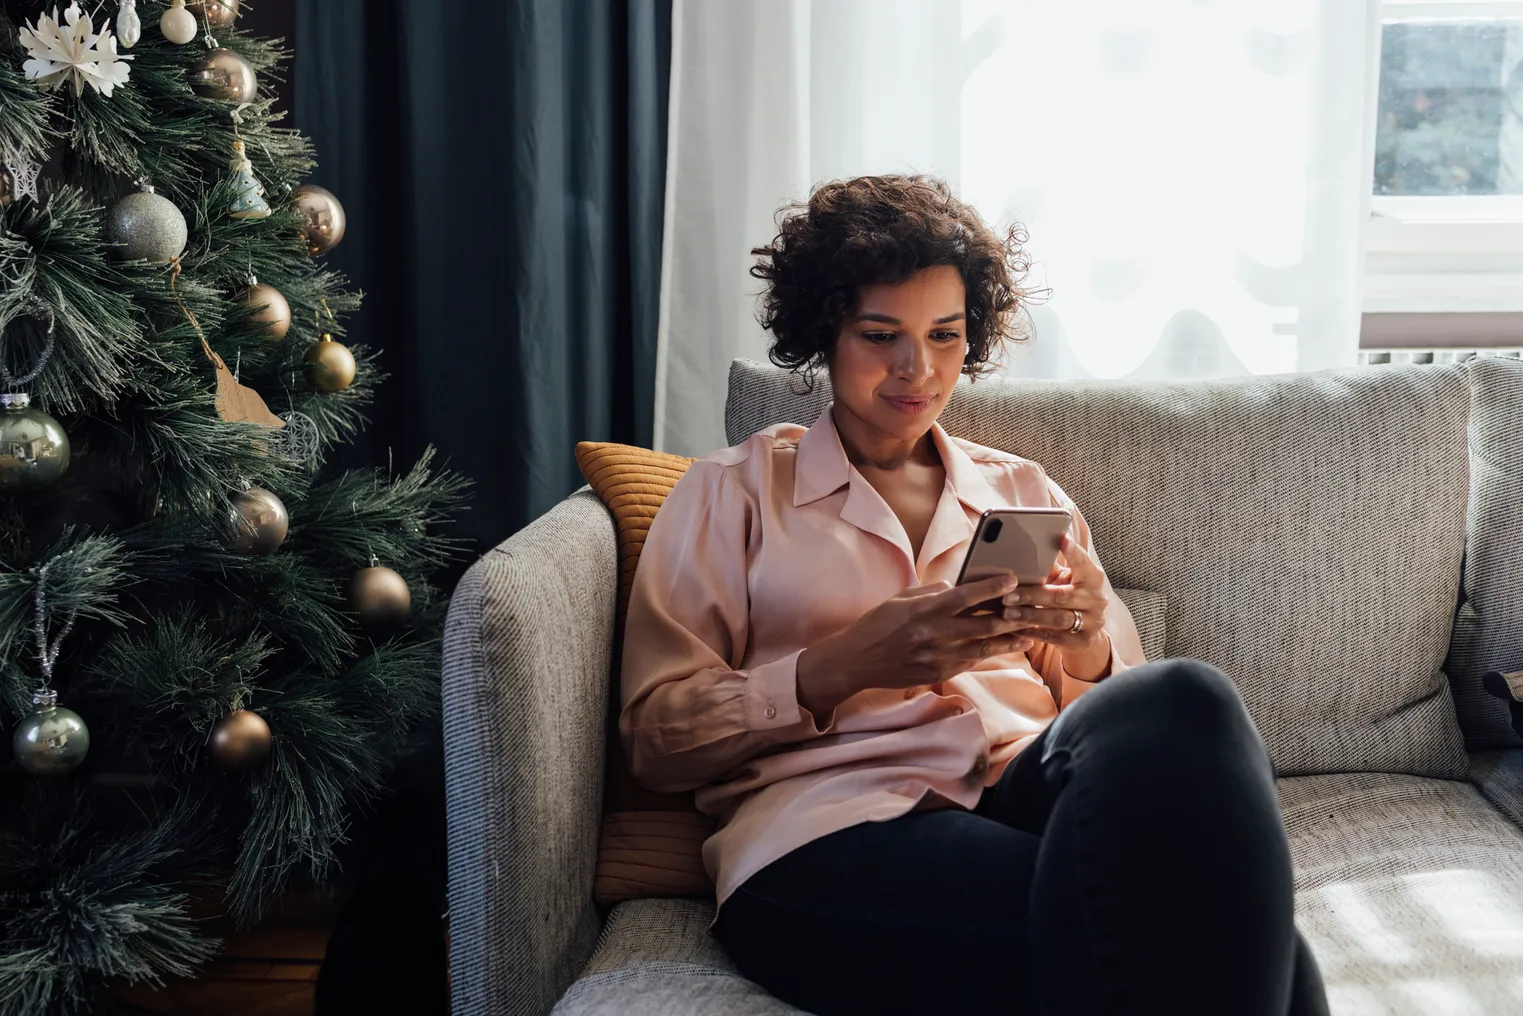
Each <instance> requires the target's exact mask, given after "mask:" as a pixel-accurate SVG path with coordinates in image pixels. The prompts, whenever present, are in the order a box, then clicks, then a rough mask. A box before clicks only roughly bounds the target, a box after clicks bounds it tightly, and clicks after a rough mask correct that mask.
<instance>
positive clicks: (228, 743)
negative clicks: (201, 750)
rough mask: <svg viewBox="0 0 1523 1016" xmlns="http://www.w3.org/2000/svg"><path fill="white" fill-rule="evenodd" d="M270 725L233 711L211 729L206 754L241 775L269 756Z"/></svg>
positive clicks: (244, 712)
mask: <svg viewBox="0 0 1523 1016" xmlns="http://www.w3.org/2000/svg"><path fill="white" fill-rule="evenodd" d="M270 740H271V738H270V725H269V724H268V723H266V722H265V721H264V717H263V716H260V715H259V714H258V713H256V712H253V711H252V710H248V709H234V710H233V711H232V712H230V713H228V714H227V715H226V716H224V717H222V719H220V720H218V721H217V722H216V724H215V725H214V726H213V727H212V736H211V739H210V740H209V741H208V742H207V745H206V750H207V751H208V752H209V753H210V754H211V757H212V759H213V760H215V761H216V763H217V764H218V765H219V766H221V767H222V768H224V769H232V770H234V771H237V772H243V771H246V770H249V769H253V768H255V767H256V766H258V765H259V764H260V763H262V762H263V761H264V760H265V759H267V758H269V756H270Z"/></svg>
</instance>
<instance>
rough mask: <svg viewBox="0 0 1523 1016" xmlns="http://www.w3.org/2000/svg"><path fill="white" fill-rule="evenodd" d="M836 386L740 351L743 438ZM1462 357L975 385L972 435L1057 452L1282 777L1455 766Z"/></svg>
mask: <svg viewBox="0 0 1523 1016" xmlns="http://www.w3.org/2000/svg"><path fill="white" fill-rule="evenodd" d="M828 398H829V385H828V383H827V382H825V381H824V380H823V379H821V380H819V381H817V382H816V384H815V388H814V391H813V392H810V393H806V392H805V390H804V386H803V385H801V383H800V382H799V380H798V379H797V378H796V377H794V376H793V375H791V374H789V373H787V372H785V371H782V370H780V369H778V368H775V367H770V366H763V365H761V364H755V363H749V362H745V361H737V362H736V363H735V364H734V366H733V367H732V368H731V372H730V402H729V404H728V405H727V406H726V412H725V421H726V426H727V427H728V428H729V439H730V440H731V441H736V440H739V439H740V438H741V437H743V436H744V435H745V434H747V433H750V432H751V431H753V430H756V429H759V428H761V427H764V426H768V425H770V424H773V423H777V422H779V421H785V420H791V421H794V422H800V421H803V422H807V421H811V420H812V419H813V418H814V416H815V415H817V414H818V413H819V411H820V409H821V408H822V407H823V405H824V404H825V402H826V400H827V399H828ZM1469 417H1470V385H1469V381H1468V378H1467V376H1466V373H1465V368H1464V366H1463V365H1392V366H1383V367H1379V368H1372V367H1361V368H1353V369H1347V370H1330V371H1319V372H1310V373H1302V374H1282V375H1270V376H1260V377H1246V378H1234V379H1213V380H1208V381H1182V382H1127V381H1063V382H1055V381H1038V380H1027V379H1003V380H998V379H997V380H990V381H980V382H977V383H972V384H970V383H966V382H965V383H962V384H959V386H958V388H957V390H956V391H955V392H954V394H953V396H952V399H951V401H950V403H949V405H948V407H947V409H946V412H945V413H944V414H943V416H942V423H943V424H944V425H945V426H946V428H947V430H948V431H950V432H951V433H952V434H955V435H957V436H958V437H963V438H967V439H968V440H971V441H977V442H979V443H981V444H985V445H989V446H992V447H995V448H1000V449H1003V450H1005V451H1008V452H1013V453H1015V454H1018V455H1022V456H1025V457H1027V458H1030V459H1033V460H1035V461H1037V462H1039V463H1041V464H1042V465H1043V466H1044V467H1045V468H1046V469H1047V471H1048V473H1049V474H1051V475H1052V477H1053V478H1054V479H1055V480H1057V482H1058V483H1059V484H1061V485H1062V487H1063V488H1064V489H1065V490H1066V491H1067V492H1068V493H1069V494H1070V495H1071V496H1072V497H1073V499H1074V500H1075V501H1076V502H1077V503H1078V505H1079V507H1080V509H1081V510H1082V511H1083V512H1084V514H1085V517H1086V519H1087V521H1088V522H1089V525H1090V529H1091V531H1092V532H1093V534H1094V540H1095V545H1096V548H1097V550H1098V552H1099V556H1100V559H1101V560H1102V561H1103V562H1104V563H1105V565H1106V569H1107V571H1108V572H1109V574H1110V577H1111V581H1112V583H1113V584H1114V585H1117V586H1123V585H1124V586H1130V587H1137V588H1145V589H1153V590H1158V591H1159V592H1162V593H1164V594H1165V595H1167V596H1168V601H1169V607H1168V611H1169V614H1168V645H1167V652H1166V655H1168V656H1172V657H1193V658H1196V659H1201V660H1206V661H1207V662H1210V663H1213V664H1215V665H1216V666H1218V667H1220V668H1221V669H1222V670H1223V671H1225V672H1226V673H1228V674H1229V675H1231V676H1232V677H1233V678H1234V679H1235V680H1236V681H1237V683H1238V687H1239V689H1240V690H1241V692H1242V695H1243V699H1244V702H1245V703H1246V704H1247V706H1248V709H1249V711H1250V712H1251V713H1252V715H1253V718H1254V720H1255V722H1256V723H1257V724H1258V727H1259V730H1260V731H1261V732H1262V733H1263V735H1264V738H1265V740H1266V742H1267V743H1268V745H1269V749H1270V752H1271V754H1272V756H1273V758H1274V761H1275V764H1276V766H1277V767H1278V769H1279V772H1280V773H1281V774H1282V775H1298V774H1306V773H1318V772H1341V771H1371V772H1382V771H1384V772H1409V773H1416V774H1421V775H1429V776H1459V775H1463V773H1464V771H1465V764H1466V760H1465V754H1464V749H1463V743H1462V738H1461V734H1460V730H1459V726H1458V724H1457V722H1456V720H1455V714H1454V704H1453V701H1452V699H1451V697H1450V695H1449V691H1448V682H1447V680H1446V679H1445V675H1444V673H1443V671H1442V669H1441V666H1442V664H1443V661H1444V657H1445V654H1446V652H1447V650H1448V646H1449V638H1450V629H1451V627H1452V624H1453V619H1454V605H1455V603H1456V602H1457V600H1458V597H1459V585H1460V561H1461V558H1462V556H1463V554H1464V551H1465V526H1466V506H1467V502H1468V497H1469V468H1470V465H1469V453H1468V451H1467V447H1466V443H1467V432H1466V428H1467V425H1468V422H1469Z"/></svg>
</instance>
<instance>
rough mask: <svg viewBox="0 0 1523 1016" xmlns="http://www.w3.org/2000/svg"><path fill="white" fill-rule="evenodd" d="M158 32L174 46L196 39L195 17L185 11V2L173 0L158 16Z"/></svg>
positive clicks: (183, 0)
mask: <svg viewBox="0 0 1523 1016" xmlns="http://www.w3.org/2000/svg"><path fill="white" fill-rule="evenodd" d="M159 31H160V32H161V33H163V35H164V38H166V39H168V40H169V41H170V42H172V43H174V44H175V45H176V46H183V45H185V44H186V43H187V42H189V41H190V40H192V39H194V38H195V37H196V16H195V15H194V14H192V13H190V11H188V10H186V9H185V0H174V3H173V4H171V5H170V6H169V8H168V9H166V10H165V11H164V13H163V14H161V15H160V16H159Z"/></svg>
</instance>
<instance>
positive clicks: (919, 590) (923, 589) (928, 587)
mask: <svg viewBox="0 0 1523 1016" xmlns="http://www.w3.org/2000/svg"><path fill="white" fill-rule="evenodd" d="M951 588H952V583H950V582H947V581H941V582H927V583H925V584H924V585H920V586H911V587H910V588H908V589H906V590H904V591H903V592H902V593H900V594H899V595H900V596H905V597H911V598H913V597H916V596H930V595H932V594H934V593H944V592H946V591H947V590H948V589H951Z"/></svg>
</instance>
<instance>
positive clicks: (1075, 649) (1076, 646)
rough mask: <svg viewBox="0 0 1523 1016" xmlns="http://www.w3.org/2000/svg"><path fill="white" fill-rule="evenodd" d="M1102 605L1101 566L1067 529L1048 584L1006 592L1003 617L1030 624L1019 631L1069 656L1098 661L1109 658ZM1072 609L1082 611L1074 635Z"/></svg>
mask: <svg viewBox="0 0 1523 1016" xmlns="http://www.w3.org/2000/svg"><path fill="white" fill-rule="evenodd" d="M1105 609H1106V597H1105V570H1104V569H1102V568H1101V567H1100V562H1098V561H1096V560H1095V558H1094V557H1093V556H1092V555H1091V554H1090V553H1089V551H1087V550H1085V549H1084V548H1083V547H1082V546H1080V545H1079V544H1077V543H1075V542H1074V540H1073V537H1072V536H1070V535H1069V534H1068V533H1064V534H1063V541H1062V543H1061V544H1060V546H1059V557H1058V560H1057V561H1056V562H1054V563H1053V566H1052V575H1051V577H1050V578H1049V579H1048V580H1047V582H1046V583H1045V584H1043V585H1040V586H1021V587H1020V588H1019V589H1017V590H1016V591H1015V592H1013V593H1009V594H1008V595H1006V596H1005V617H1007V618H1009V619H1011V620H1019V621H1025V622H1028V623H1029V625H1030V627H1028V628H1026V629H1025V631H1024V632H1023V634H1025V635H1026V636H1028V637H1030V638H1033V639H1036V640H1037V641H1039V642H1047V643H1049V644H1051V645H1053V646H1056V647H1057V648H1059V649H1061V650H1063V652H1064V654H1065V656H1067V657H1068V658H1070V659H1072V658H1074V657H1080V658H1085V659H1088V658H1090V657H1094V658H1095V662H1096V663H1097V665H1098V664H1099V663H1100V662H1101V661H1108V660H1109V659H1110V636H1109V635H1107V634H1106V633H1105ZM1075 611H1079V612H1081V613H1082V614H1083V615H1084V626H1083V628H1081V629H1080V630H1079V631H1078V632H1077V633H1074V632H1072V631H1071V629H1072V628H1073V624H1074V612H1075ZM1070 669H1071V668H1070Z"/></svg>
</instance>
